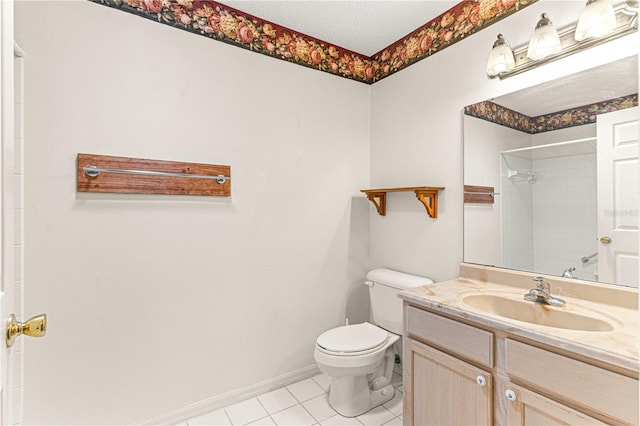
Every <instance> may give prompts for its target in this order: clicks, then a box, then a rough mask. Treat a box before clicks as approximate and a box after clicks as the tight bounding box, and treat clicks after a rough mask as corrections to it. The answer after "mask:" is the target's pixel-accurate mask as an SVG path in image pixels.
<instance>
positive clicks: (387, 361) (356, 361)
mask: <svg viewBox="0 0 640 426" xmlns="http://www.w3.org/2000/svg"><path fill="white" fill-rule="evenodd" d="M399 339H400V336H398V335H396V334H393V333H390V332H388V331H386V330H383V329H382V328H380V327H377V326H375V325H373V324H370V323H368V322H365V323H362V324H355V325H346V326H343V327H337V328H333V329H331V330H328V331H325V332H324V333H323V334H321V335H320V337H318V340H317V342H316V348H315V353H314V358H315V360H316V362H317V363H318V368H319V369H320V371H322V372H323V373H325V374H326V375H328V376H330V377H331V378H332V381H331V388H330V391H329V404H330V405H331V406H332V407H333V409H334V410H336V411H337V412H338V413H340V414H341V415H343V416H345V417H355V416H359V415H360V414H363V413H366V412H367V411H369V410H370V409H371V408H373V407H377V406H378V405H381V404H384V403H385V402H388V401H390V400H391V399H393V397H394V395H395V389H394V388H393V386H391V377H392V375H393V366H394V363H395V355H396V350H395V345H394V344H395V343H396V342H397V341H398V340H399Z"/></svg>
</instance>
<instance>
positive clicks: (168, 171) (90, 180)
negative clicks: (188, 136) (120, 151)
mask: <svg viewBox="0 0 640 426" xmlns="http://www.w3.org/2000/svg"><path fill="white" fill-rule="evenodd" d="M77 168H78V169H77V190H78V192H103V193H121V194H122V193H124V194H164V195H208V196H222V197H228V196H229V195H231V182H230V180H231V167H229V166H224V165H216V164H201V163H181V162H177V161H161V160H145V159H141V158H128V157H112V156H108V155H94V154H78V165H77Z"/></svg>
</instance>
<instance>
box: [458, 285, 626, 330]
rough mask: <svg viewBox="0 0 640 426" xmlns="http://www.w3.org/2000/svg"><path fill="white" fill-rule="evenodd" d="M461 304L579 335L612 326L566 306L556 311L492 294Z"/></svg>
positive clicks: (608, 328)
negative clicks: (575, 332)
mask: <svg viewBox="0 0 640 426" xmlns="http://www.w3.org/2000/svg"><path fill="white" fill-rule="evenodd" d="M462 301H463V302H464V303H465V304H467V305H469V306H471V307H474V308H476V309H479V310H481V311H483V312H486V313H489V314H493V315H498V316H501V317H505V318H509V319H512V320H516V321H523V322H528V323H531V324H537V325H544V326H546V327H555V328H564V329H568V330H579V331H612V330H613V328H614V327H613V324H612V323H611V322H609V321H606V320H603V319H601V318H596V316H595V315H594V316H591V315H590V313H589V311H588V310H586V309H582V311H583V312H580V313H577V312H575V310H574V309H575V308H572V307H571V306H570V305H569V304H568V303H567V306H564V307H555V306H549V305H543V304H540V303H534V302H529V301H526V300H524V299H523V300H517V299H514V298H507V297H504V296H498V295H494V294H474V295H469V296H466V297H464V298H463V299H462Z"/></svg>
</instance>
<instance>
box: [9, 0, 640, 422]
mask: <svg viewBox="0 0 640 426" xmlns="http://www.w3.org/2000/svg"><path fill="white" fill-rule="evenodd" d="M583 7H584V2H583V1H576V2H573V1H572V2H562V1H556V2H548V1H540V2H538V3H536V4H534V5H532V6H530V7H528V8H527V9H525V10H524V11H522V12H520V13H518V14H516V15H514V16H511V17H509V18H507V19H506V20H504V21H501V22H500V23H498V24H496V25H494V26H493V27H491V28H490V29H488V30H486V31H482V32H480V33H478V34H476V35H474V36H473V37H471V38H469V39H467V40H465V41H462V42H460V43H458V44H456V45H454V46H453V47H451V48H448V49H447V50H446V51H444V52H441V53H438V54H437V55H436V56H434V57H432V58H429V59H426V60H423V61H421V62H420V63H418V64H416V65H413V66H411V67H409V68H408V69H405V70H403V71H402V72H400V73H397V74H395V75H393V76H391V77H389V78H387V79H385V80H383V81H381V82H379V83H376V84H375V85H374V86H373V87H367V86H365V85H363V84H360V83H355V82H351V81H348V80H343V79H340V78H337V77H334V76H331V75H328V74H324V73H320V72H316V71H313V70H309V69H305V68H302V67H297V66H294V65H292V64H289V63H285V62H281V61H276V60H271V59H269V58H266V57H263V56H261V55H256V54H254V53H251V52H247V51H244V50H241V49H238V48H235V47H231V46H227V45H224V44H221V43H216V42H213V41H211V40H207V39H205V38H202V37H198V36H195V35H192V34H188V33H186V32H182V31H178V30H175V29H172V28H169V27H167V26H162V25H158V24H157V23H154V22H151V21H148V20H145V19H141V18H138V17H135V16H133V15H127V14H125V13H122V12H118V11H115V10H111V9H108V8H105V7H102V6H98V5H95V4H91V3H89V2H69V3H63V2H44V3H34V2H17V3H16V24H17V34H16V38H17V40H18V42H19V43H20V44H21V45H22V47H23V48H24V49H25V51H26V52H27V59H26V64H25V66H26V80H25V81H26V88H25V90H26V92H25V105H26V111H25V112H26V117H25V123H26V129H25V179H26V181H25V191H26V193H25V239H26V252H25V261H26V271H25V283H26V284H25V285H26V302H25V304H26V306H25V309H26V312H28V313H36V312H40V311H44V312H47V313H48V314H49V318H50V328H49V332H48V336H47V338H46V339H42V340H40V341H33V340H29V341H27V343H26V360H25V362H26V372H25V375H26V376H25V378H26V380H25V388H26V395H25V417H24V421H25V423H27V424H33V423H44V424H55V423H66V424H72V423H85V424H97V423H112V424H116V423H128V422H132V421H136V420H140V419H144V418H147V417H149V416H153V415H158V414H162V413H163V412H166V411H169V410H172V409H177V408H180V407H184V406H186V405H188V404H191V403H193V402H197V401H201V400H204V399H206V398H209V397H211V396H215V395H219V394H221V393H223V392H226V391H228V390H231V389H237V388H239V387H241V386H244V385H247V384H251V383H255V382H257V381H260V380H264V379H268V378H271V377H274V376H277V375H279V374H283V373H286V372H290V371H294V370H296V369H300V368H302V367H305V366H307V365H310V364H312V363H313V360H312V348H313V343H314V341H315V338H316V336H317V335H318V334H319V333H320V332H321V331H322V330H324V329H326V328H329V327H331V326H334V325H337V324H339V323H340V322H341V321H342V320H343V318H344V315H345V311H348V312H347V313H348V314H349V316H350V319H351V320H352V322H355V321H354V318H355V319H356V321H357V320H362V319H363V318H364V317H366V309H365V308H364V305H363V301H366V297H361V296H364V294H361V293H360V294H358V292H361V290H359V289H361V287H359V281H360V280H361V278H362V276H363V274H364V273H365V271H366V269H367V268H368V267H369V266H371V267H378V266H388V267H394V268H396V269H400V270H403V271H406V272H411V273H417V274H423V275H427V276H430V277H432V278H434V279H436V280H442V279H447V278H451V277H453V276H456V275H457V271H458V263H459V261H460V260H462V211H463V209H462V121H461V120H462V112H461V111H462V108H463V106H464V105H468V104H471V103H474V102H478V101H480V100H484V99H488V98H491V97H493V96H498V95H501V94H504V93H508V92H511V91H514V90H516V89H520V88H523V87H527V86H530V85H534V84H537V83H540V82H543V81H545V80H549V79H551V78H557V77H561V76H563V75H567V74H570V73H573V72H576V71H579V70H582V69H586V68H589V67H592V66H595V65H598V64H601V63H604V62H609V61H611V60H614V59H618V58H622V57H624V56H628V55H629V54H631V53H633V52H637V51H638V49H639V47H640V42H639V40H638V36H637V35H634V36H630V37H626V38H625V39H624V40H619V41H616V42H613V43H609V44H607V45H606V46H603V47H599V48H594V49H591V50H590V51H589V52H585V53H580V54H577V55H574V56H572V57H571V58H568V59H563V60H561V61H558V62H555V63H553V64H550V65H547V66H545V67H543V68H541V69H538V70H535V71H531V72H528V73H525V74H523V75H520V76H516V77H513V78H510V79H508V80H505V81H490V80H488V79H487V78H486V76H485V75H484V69H485V60H486V57H487V55H488V53H489V48H490V46H491V44H492V43H493V41H494V39H495V35H496V34H497V33H498V32H503V33H505V35H507V36H508V37H509V40H510V41H511V43H512V44H513V45H514V46H519V45H520V44H522V43H524V42H525V40H526V39H527V38H528V37H529V36H530V31H529V28H533V26H534V25H535V22H536V21H537V19H538V17H539V15H540V13H541V12H542V11H547V12H553V20H554V22H555V23H556V24H558V25H559V26H560V27H561V26H562V25H563V24H564V23H566V22H570V21H573V20H575V19H577V16H578V15H579V13H580V10H581V9H582V8H583ZM523 28H526V29H527V31H524V30H523ZM370 149H371V158H370V160H369V150H370ZM78 152H88V153H100V154H112V155H121V156H131V157H147V158H157V159H166V160H177V161H198V162H210V163H220V164H230V165H231V167H232V173H233V183H232V193H233V196H232V197H231V198H230V199H228V200H220V199H215V200H211V199H201V198H188V199H184V198H177V197H175V198H174V197H142V196H77V195H76V192H75V186H74V185H75V176H74V173H75V165H74V158H75V155H76V154H77V153H78ZM370 167H371V170H370V169H369V168H370ZM413 185H442V186H445V187H446V189H445V190H444V191H443V193H442V194H441V201H440V211H439V218H438V219H430V218H428V217H427V215H426V213H425V212H424V208H423V207H422V206H421V205H420V204H419V203H418V202H417V201H416V200H415V199H414V197H413V196H412V195H411V194H390V196H389V199H388V205H387V216H386V217H380V216H378V215H377V214H376V213H375V211H373V207H372V206H371V205H370V203H369V202H368V201H366V199H365V198H364V197H363V196H362V194H360V193H359V191H358V190H359V189H362V188H366V187H380V186H413ZM369 218H370V219H369ZM369 227H370V228H371V229H370V233H371V241H369V240H368V237H367V236H368V235H369ZM369 250H370V257H369V258H368V256H367V255H368V251H369ZM367 259H369V262H367Z"/></svg>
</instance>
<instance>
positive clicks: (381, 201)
mask: <svg viewBox="0 0 640 426" xmlns="http://www.w3.org/2000/svg"><path fill="white" fill-rule="evenodd" d="M366 194H367V198H368V199H369V201H371V202H372V203H373V205H374V206H375V207H376V210H377V211H378V214H379V215H380V216H386V215H387V193H386V192H367V193H366ZM376 199H377V201H376Z"/></svg>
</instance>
